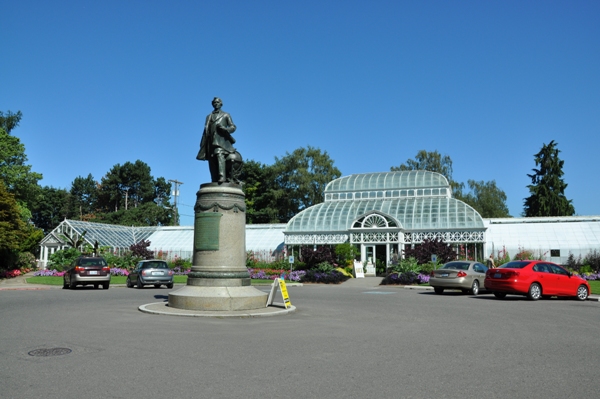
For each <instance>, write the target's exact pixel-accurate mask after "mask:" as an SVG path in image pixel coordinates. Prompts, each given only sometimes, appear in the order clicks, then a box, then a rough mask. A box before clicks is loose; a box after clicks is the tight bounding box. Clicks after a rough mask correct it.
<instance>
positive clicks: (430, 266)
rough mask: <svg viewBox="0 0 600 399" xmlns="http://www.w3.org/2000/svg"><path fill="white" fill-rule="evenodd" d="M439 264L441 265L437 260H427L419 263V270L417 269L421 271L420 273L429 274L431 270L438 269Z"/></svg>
mask: <svg viewBox="0 0 600 399" xmlns="http://www.w3.org/2000/svg"><path fill="white" fill-rule="evenodd" d="M440 266H441V265H440V264H439V263H438V262H427V263H425V264H423V265H421V270H419V272H421V274H427V275H429V274H430V273H431V272H432V271H433V270H435V269H439V268H440Z"/></svg>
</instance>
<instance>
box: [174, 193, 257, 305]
mask: <svg viewBox="0 0 600 399" xmlns="http://www.w3.org/2000/svg"><path fill="white" fill-rule="evenodd" d="M194 212H195V218H194V250H193V254H194V255H193V266H192V269H191V271H190V274H189V275H188V282H187V285H186V286H185V287H183V288H181V289H179V290H176V291H173V292H171V293H169V307H173V308H178V309H188V310H223V311H231V310H248V309H259V308H263V307H265V306H266V304H267V294H266V293H264V292H262V291H260V290H257V289H256V288H254V287H252V286H251V285H250V274H249V273H248V269H247V268H246V204H245V202H244V192H243V191H242V190H241V187H240V186H239V185H237V184H231V183H222V184H218V183H207V184H203V185H201V186H200V191H198V193H197V201H196V205H195V207H194Z"/></svg>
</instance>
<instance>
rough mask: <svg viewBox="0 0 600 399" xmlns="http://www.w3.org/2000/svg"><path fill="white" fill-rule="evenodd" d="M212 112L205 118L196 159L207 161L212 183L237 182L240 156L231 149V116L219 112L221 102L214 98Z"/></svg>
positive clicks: (233, 127) (233, 130) (233, 140)
mask: <svg viewBox="0 0 600 399" xmlns="http://www.w3.org/2000/svg"><path fill="white" fill-rule="evenodd" d="M212 106H213V108H214V110H213V112H211V113H210V114H208V116H207V117H206V123H205V124H204V133H202V140H201V141H200V151H199V152H198V155H197V156H196V159H198V160H200V161H208V167H209V169H210V177H211V180H212V182H217V183H224V182H230V181H235V182H237V181H236V180H237V176H233V175H234V174H236V173H237V172H238V171H239V169H240V168H241V161H242V157H241V155H240V154H239V153H238V152H237V151H236V149H235V148H233V144H234V143H235V139H234V138H233V137H232V136H231V134H232V133H233V132H235V125H234V124H233V120H232V119H231V115H229V114H228V113H227V112H224V111H222V110H221V107H222V106H223V101H221V99H220V98H218V97H215V98H214V99H213V100H212Z"/></svg>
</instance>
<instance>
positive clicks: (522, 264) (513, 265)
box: [498, 261, 531, 269]
mask: <svg viewBox="0 0 600 399" xmlns="http://www.w3.org/2000/svg"><path fill="white" fill-rule="evenodd" d="M529 263H531V262H526V261H518V262H508V263H505V264H503V265H502V266H499V267H498V268H499V269H522V268H524V267H525V266H527V265H528V264H529Z"/></svg>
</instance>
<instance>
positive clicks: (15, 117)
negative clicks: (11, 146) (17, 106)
mask: <svg viewBox="0 0 600 399" xmlns="http://www.w3.org/2000/svg"><path fill="white" fill-rule="evenodd" d="M22 117H23V114H22V113H21V111H17V113H16V114H13V113H12V112H11V111H7V112H6V115H4V113H3V112H2V111H0V129H4V131H5V132H6V133H8V134H10V132H11V131H12V130H13V129H14V128H15V127H17V126H19V122H21V118H22Z"/></svg>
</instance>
